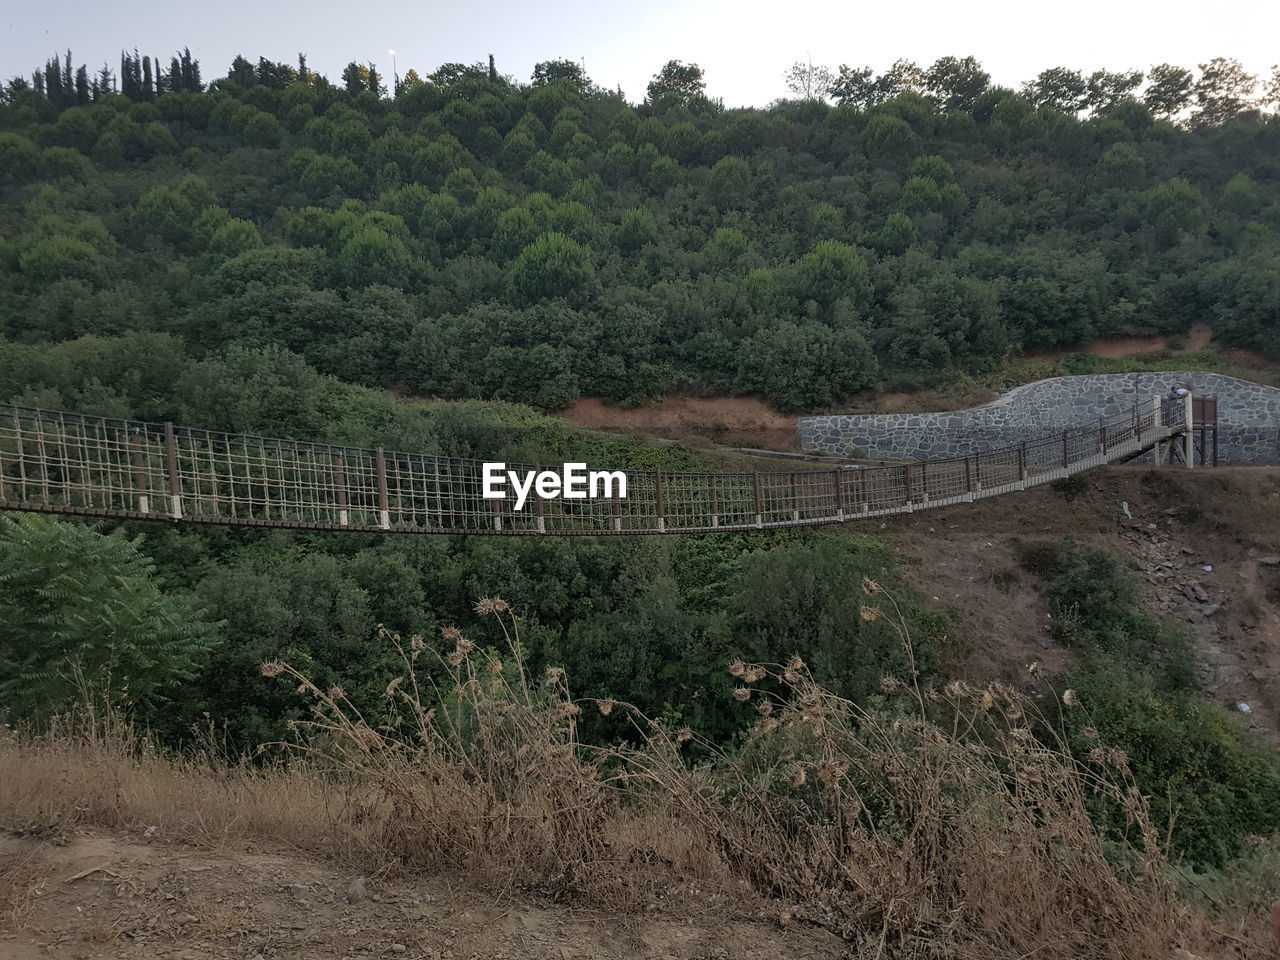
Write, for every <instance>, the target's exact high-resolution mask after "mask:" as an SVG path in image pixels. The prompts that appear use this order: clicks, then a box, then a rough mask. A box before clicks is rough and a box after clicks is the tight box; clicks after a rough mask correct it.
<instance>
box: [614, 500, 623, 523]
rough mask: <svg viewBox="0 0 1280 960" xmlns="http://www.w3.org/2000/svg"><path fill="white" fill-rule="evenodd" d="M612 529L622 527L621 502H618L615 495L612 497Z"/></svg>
mask: <svg viewBox="0 0 1280 960" xmlns="http://www.w3.org/2000/svg"><path fill="white" fill-rule="evenodd" d="M613 529H615V530H621V529H622V504H620V503H619V502H618V498H617V496H616V495H615V496H614V497H613Z"/></svg>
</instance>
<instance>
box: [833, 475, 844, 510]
mask: <svg viewBox="0 0 1280 960" xmlns="http://www.w3.org/2000/svg"><path fill="white" fill-rule="evenodd" d="M831 479H832V481H833V482H834V484H835V505H836V519H837V520H843V519H844V482H843V478H842V477H841V476H840V469H839V468H838V467H837V468H836V469H835V470H832V471H831Z"/></svg>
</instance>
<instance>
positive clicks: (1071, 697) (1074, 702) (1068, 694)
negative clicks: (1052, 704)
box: [1062, 690, 1080, 707]
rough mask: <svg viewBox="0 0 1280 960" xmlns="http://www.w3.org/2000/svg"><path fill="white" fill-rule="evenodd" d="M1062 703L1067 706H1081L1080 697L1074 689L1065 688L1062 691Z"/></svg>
mask: <svg viewBox="0 0 1280 960" xmlns="http://www.w3.org/2000/svg"><path fill="white" fill-rule="evenodd" d="M1062 704H1063V706H1066V707H1078V706H1080V698H1079V697H1077V696H1076V692H1075V691H1074V690H1064V691H1063V692H1062Z"/></svg>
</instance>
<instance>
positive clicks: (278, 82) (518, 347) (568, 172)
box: [0, 52, 1280, 410]
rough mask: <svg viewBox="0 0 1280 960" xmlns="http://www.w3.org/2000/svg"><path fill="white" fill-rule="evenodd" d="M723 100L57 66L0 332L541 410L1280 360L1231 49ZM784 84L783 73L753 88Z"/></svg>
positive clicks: (807, 401)
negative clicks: (1073, 360) (303, 367)
mask: <svg viewBox="0 0 1280 960" xmlns="http://www.w3.org/2000/svg"><path fill="white" fill-rule="evenodd" d="M787 82H788V84H789V85H790V87H791V90H792V92H793V94H794V97H792V98H790V99H783V100H779V101H778V102H776V103H775V104H773V105H771V106H769V107H767V108H763V109H732V110H731V109H724V108H723V107H722V106H721V105H720V104H719V103H718V102H716V101H714V100H711V99H709V98H708V97H707V96H706V95H705V93H704V78H703V76H702V71H701V70H700V69H699V68H698V67H697V66H695V65H691V64H683V63H679V62H676V61H673V62H671V63H668V64H667V65H666V66H665V67H663V68H662V69H661V70H660V71H659V72H658V73H657V74H656V75H655V76H654V79H653V82H652V83H651V84H650V85H649V89H648V91H647V95H646V97H645V99H644V101H643V102H642V103H639V104H632V103H630V102H628V101H627V100H626V99H625V98H624V97H623V96H622V95H621V94H620V93H618V92H611V91H608V90H602V89H599V88H598V87H596V86H595V85H593V84H592V82H591V81H590V79H589V78H588V77H587V76H585V75H584V73H583V72H582V70H581V68H580V67H578V66H577V65H576V64H574V63H572V62H567V61H547V62H545V63H540V64H538V65H537V67H536V68H535V69H534V72H533V76H532V78H531V82H529V83H520V82H516V81H514V80H513V79H511V78H509V77H507V76H504V75H502V74H500V73H499V72H498V71H497V69H496V67H495V66H494V65H493V64H492V63H490V64H488V65H485V64H475V65H463V64H445V65H444V66H441V67H440V68H438V69H437V70H436V71H434V72H433V73H431V74H430V75H429V76H427V77H426V78H422V77H419V76H418V74H417V73H416V72H415V71H409V72H408V73H407V74H406V75H405V76H404V77H403V78H401V77H395V78H393V80H392V82H391V84H390V88H391V89H388V84H387V82H386V80H385V79H384V78H383V77H382V76H381V75H380V74H379V73H378V71H377V68H376V67H375V66H373V65H359V64H355V63H352V64H350V65H349V66H348V67H347V69H346V70H345V71H344V72H343V75H342V78H341V81H340V82H338V83H332V82H330V81H328V80H327V79H325V78H324V77H322V76H319V75H318V74H316V73H314V72H313V71H311V70H310V69H309V68H308V67H307V65H306V61H305V58H300V59H299V62H298V65H297V66H296V67H295V66H293V65H291V64H288V63H278V62H272V61H269V60H266V59H260V60H259V61H258V62H257V64H256V65H254V64H252V63H251V62H249V61H248V60H246V59H244V58H237V59H236V60H235V62H234V63H233V64H232V65H231V68H230V70H229V71H228V73H227V75H226V76H224V77H221V78H219V79H217V80H214V81H213V82H212V83H209V84H208V85H207V86H206V85H205V82H204V80H203V79H202V75H201V66H200V64H199V63H197V62H196V61H194V60H193V59H192V58H191V56H190V54H189V53H186V52H184V53H182V54H180V55H178V56H175V57H174V58H173V59H172V60H171V62H170V63H169V64H168V65H167V66H163V65H162V64H161V63H160V62H159V61H158V60H154V59H153V58H151V57H149V56H141V57H140V56H138V55H137V54H136V53H135V54H126V55H125V56H124V57H123V58H122V61H121V67H120V71H119V81H118V82H117V78H116V75H115V73H114V72H113V71H111V70H110V69H109V68H107V67H105V66H104V67H103V68H102V69H101V70H99V71H96V72H94V73H93V74H90V72H89V70H88V69H87V68H85V67H83V66H81V67H74V66H73V62H72V59H71V55H70V54H69V53H68V54H67V55H66V57H65V58H63V59H60V58H58V57H55V58H53V59H51V60H50V61H49V62H48V63H47V64H46V66H45V67H44V69H42V70H39V71H36V72H35V73H34V74H33V75H32V76H31V78H30V80H28V79H25V78H15V79H13V80H12V81H10V82H9V84H8V86H7V87H6V88H5V92H4V103H3V105H2V106H0V131H2V132H0V190H2V191H3V196H4V199H5V201H6V203H5V204H4V206H3V208H2V211H0V217H3V220H2V221H0V225H2V227H3V230H2V233H0V235H2V237H3V239H2V240H0V265H2V267H3V271H2V274H0V335H2V336H4V337H7V338H9V339H11V340H17V341H36V340H41V341H50V340H55V341H56V340H68V339H74V338H76V337H81V336H85V335H94V336H100V337H114V336H118V335H120V334H122V333H125V332H144V331H145V332H149V333H165V334H170V335H172V336H174V337H176V338H177V339H178V340H180V341H181V342H182V343H183V344H184V345H185V348H186V349H187V350H189V351H190V352H191V353H192V355H193V356H195V357H196V358H198V359H204V358H207V357H210V356H215V355H217V354H219V353H220V352H221V351H224V350H226V349H228V348H229V347H232V346H236V347H244V348H261V347H263V346H267V345H272V346H278V347H282V348H284V349H286V350H289V351H291V352H294V353H297V354H299V355H301V356H302V357H303V358H304V359H305V360H306V362H307V363H308V364H309V365H311V366H312V367H314V368H315V369H317V370H319V371H321V372H324V373H329V374H333V375H335V376H337V377H339V378H341V379H343V380H345V381H349V382H355V383H361V384H367V385H375V386H397V387H400V388H403V389H404V390H406V391H408V392H410V393H412V394H417V395H428V396H436V397H443V398H464V397H476V398H485V399H503V400H512V401H520V402H525V403H531V404H534V405H537V406H540V407H543V408H548V409H555V408H559V407H562V406H564V405H566V404H568V403H570V402H571V401H573V400H574V399H576V398H577V397H579V396H582V395H600V396H604V397H607V398H609V399H611V400H614V401H619V402H637V401H641V400H643V399H645V398H648V397H652V396H655V395H658V394H661V393H663V392H665V391H669V390H673V389H685V390H695V391H705V392H711V393H752V394H760V395H763V396H765V397H766V398H767V399H769V400H770V401H771V402H772V403H773V404H775V405H776V406H777V407H779V408H781V409H786V410H799V409H812V408H817V407H823V406H826V405H830V404H832V403H835V402H837V401H839V400H840V399H842V398H844V397H847V396H849V395H851V394H853V393H855V392H858V391H862V390H865V389H869V388H875V387H877V386H884V385H889V386H899V387H910V386H911V385H913V384H918V383H921V382H929V381H934V380H938V379H940V378H946V377H947V376H949V375H953V374H954V373H955V372H957V371H970V372H972V371H979V370H985V369H989V368H991V367H992V366H994V365H998V364H999V363H1000V362H1001V360H1002V359H1004V358H1005V357H1007V356H1009V355H1010V354H1012V353H1016V352H1017V351H1018V350H1020V349H1027V348H1042V347H1050V346H1056V345H1070V344H1076V343H1080V342H1082V341H1086V340H1088V339H1090V338H1092V337H1095V336H1098V335H1100V334H1111V333H1128V332H1144V331H1145V332H1150V331H1164V332H1170V331H1179V330H1182V329H1185V328H1186V327H1187V326H1188V325H1190V324H1191V323H1193V322H1198V321H1206V322H1208V323H1210V324H1211V325H1213V326H1214V328H1215V330H1216V331H1217V332H1218V335H1219V337H1220V339H1221V341H1222V342H1224V343H1227V344H1233V345H1240V346H1248V347H1251V348H1254V349H1258V350H1262V351H1265V352H1268V353H1272V354H1280V316H1278V314H1277V311H1278V310H1280V299H1278V296H1277V290H1276V286H1275V283H1276V281H1275V278H1276V276H1278V275H1280V270H1278V269H1277V267H1278V266H1280V260H1278V251H1280V242H1278V240H1277V231H1278V230H1280V176H1278V168H1277V164H1278V162H1280V161H1278V160H1277V158H1280V120H1277V118H1276V116H1275V115H1274V114H1273V113H1270V112H1268V111H1270V110H1271V109H1272V108H1273V107H1274V106H1275V104H1276V102H1277V99H1276V98H1277V95H1278V94H1277V90H1278V89H1280V88H1278V87H1277V83H1276V81H1274V80H1273V81H1271V83H1270V85H1269V86H1268V85H1267V84H1265V83H1264V82H1262V81H1259V80H1258V79H1257V78H1254V77H1251V76H1249V75H1248V74H1246V73H1245V72H1244V71H1243V70H1242V68H1241V67H1240V65H1239V64H1238V63H1235V62H1234V61H1229V60H1215V61H1212V62H1211V63H1208V64H1204V65H1202V66H1201V68H1200V70H1199V71H1196V72H1193V71H1191V70H1187V69H1183V68H1179V67H1175V66H1171V65H1168V64H1162V65H1159V66H1157V67H1154V68H1152V69H1151V71H1150V72H1149V75H1148V76H1146V77H1144V76H1143V74H1142V73H1140V72H1138V73H1108V72H1106V71H1099V72H1096V73H1094V74H1092V75H1089V76H1085V75H1083V74H1081V73H1079V72H1076V71H1072V70H1069V69H1066V68H1054V69H1050V70H1046V71H1044V72H1043V73H1041V74H1040V75H1039V76H1038V77H1036V78H1034V79H1033V80H1030V81H1028V82H1027V83H1026V84H1025V85H1024V86H1023V88H1022V89H1021V90H1019V91H1015V90H1011V89H1006V88H1001V87H996V86H992V85H991V84H990V82H989V79H988V77H987V75H986V73H985V72H984V71H983V70H982V68H981V66H980V65H979V64H977V63H976V62H974V61H973V59H972V58H964V59H959V58H954V57H948V58H944V59H943V60H940V61H938V62H937V63H935V64H933V65H932V66H931V67H929V68H927V69H925V68H921V67H917V66H915V65H914V64H910V63H907V62H904V61H900V62H899V63H897V64H895V65H894V67H893V68H892V69H891V70H889V71H888V72H887V73H884V74H883V75H874V74H873V73H872V72H871V71H869V70H866V69H862V70H859V69H853V68H850V67H847V66H846V67H842V68H841V69H840V70H839V71H838V72H832V71H829V70H826V69H825V68H821V67H813V66H807V65H806V66H801V65H797V66H796V67H795V68H794V69H793V70H792V71H791V73H790V74H789V75H788V77H787ZM780 86H781V83H780Z"/></svg>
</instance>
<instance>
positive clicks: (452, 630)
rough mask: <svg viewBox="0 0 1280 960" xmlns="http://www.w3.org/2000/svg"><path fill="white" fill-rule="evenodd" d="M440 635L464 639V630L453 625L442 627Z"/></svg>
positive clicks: (452, 638) (447, 638)
mask: <svg viewBox="0 0 1280 960" xmlns="http://www.w3.org/2000/svg"><path fill="white" fill-rule="evenodd" d="M440 636H442V637H444V638H445V639H446V640H454V641H457V640H461V639H462V631H461V630H459V629H458V628H457V627H455V626H452V625H450V626H447V627H441V628H440Z"/></svg>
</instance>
